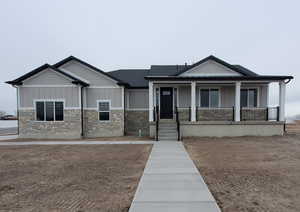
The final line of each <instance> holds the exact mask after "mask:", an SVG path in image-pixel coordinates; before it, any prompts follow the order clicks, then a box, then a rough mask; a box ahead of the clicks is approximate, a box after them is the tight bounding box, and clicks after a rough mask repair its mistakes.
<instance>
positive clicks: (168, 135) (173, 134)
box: [158, 132, 177, 137]
mask: <svg viewBox="0 0 300 212" xmlns="http://www.w3.org/2000/svg"><path fill="white" fill-rule="evenodd" d="M158 136H159V137H174V136H177V133H176V132H173V133H158Z"/></svg>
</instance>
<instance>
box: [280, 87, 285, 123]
mask: <svg viewBox="0 0 300 212" xmlns="http://www.w3.org/2000/svg"><path fill="white" fill-rule="evenodd" d="M285 90H286V84H285V83H284V81H281V82H279V121H284V120H285Z"/></svg>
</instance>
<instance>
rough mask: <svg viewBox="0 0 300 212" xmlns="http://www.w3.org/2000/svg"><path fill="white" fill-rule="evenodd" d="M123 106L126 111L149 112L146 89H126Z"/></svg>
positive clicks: (147, 91)
mask: <svg viewBox="0 0 300 212" xmlns="http://www.w3.org/2000/svg"><path fill="white" fill-rule="evenodd" d="M125 105H126V109H128V110H149V90H148V89H128V90H126V92H125Z"/></svg>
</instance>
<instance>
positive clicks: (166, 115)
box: [160, 88, 173, 119]
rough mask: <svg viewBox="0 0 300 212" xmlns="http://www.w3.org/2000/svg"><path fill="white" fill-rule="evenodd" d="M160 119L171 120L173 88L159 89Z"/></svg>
mask: <svg viewBox="0 0 300 212" xmlns="http://www.w3.org/2000/svg"><path fill="white" fill-rule="evenodd" d="M160 118H161V119H172V118H173V88H160Z"/></svg>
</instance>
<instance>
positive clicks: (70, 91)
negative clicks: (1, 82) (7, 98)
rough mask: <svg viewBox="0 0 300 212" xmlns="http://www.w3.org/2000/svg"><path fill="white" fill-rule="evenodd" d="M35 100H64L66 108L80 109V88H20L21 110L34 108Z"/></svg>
mask: <svg viewBox="0 0 300 212" xmlns="http://www.w3.org/2000/svg"><path fill="white" fill-rule="evenodd" d="M35 99H63V100H64V101H65V107H67V108H68V107H69V108H74V107H79V87H22V86H21V87H20V107H21V108H34V107H35V105H34V100H35Z"/></svg>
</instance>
